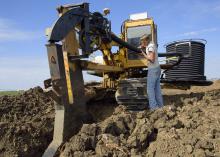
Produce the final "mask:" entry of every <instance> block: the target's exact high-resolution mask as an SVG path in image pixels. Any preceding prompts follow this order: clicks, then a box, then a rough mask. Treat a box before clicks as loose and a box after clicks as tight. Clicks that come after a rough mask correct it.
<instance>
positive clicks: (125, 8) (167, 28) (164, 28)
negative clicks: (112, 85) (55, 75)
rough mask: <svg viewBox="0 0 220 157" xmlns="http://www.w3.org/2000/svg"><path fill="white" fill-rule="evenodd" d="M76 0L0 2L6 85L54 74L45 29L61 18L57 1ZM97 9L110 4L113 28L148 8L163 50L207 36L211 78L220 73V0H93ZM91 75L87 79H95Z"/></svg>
mask: <svg viewBox="0 0 220 157" xmlns="http://www.w3.org/2000/svg"><path fill="white" fill-rule="evenodd" d="M79 2H81V1H76V0H56V1H55V0H53V1H45V0H37V1H35V0H20V1H14V0H2V1H1V5H0V90H1V89H3V90H12V89H27V88H31V87H34V86H37V85H41V86H42V82H43V80H45V79H47V78H49V68H48V63H47V54H46V48H45V44H46V37H45V33H44V32H45V29H46V28H47V27H50V26H51V25H52V23H53V22H54V21H55V20H56V19H57V12H56V7H57V6H59V5H62V4H71V3H79ZM87 2H89V3H90V9H91V11H102V9H103V8H106V7H108V8H110V9H111V14H110V15H109V16H108V18H109V19H110V20H111V22H112V30H113V32H115V33H117V34H118V33H119V32H120V26H121V23H122V21H124V20H125V19H127V18H129V15H130V14H132V13H140V12H145V11H147V12H148V14H149V16H151V17H153V18H154V20H155V23H156V24H157V25H158V43H159V51H160V52H165V49H164V48H163V45H164V44H166V43H167V42H170V41H174V40H179V39H191V38H203V39H206V40H207V41H208V43H207V45H206V60H205V62H206V65H205V66H206V68H205V74H206V76H207V77H208V78H220V53H219V51H220V1H219V0H209V1H208V0H184V1H183V0H166V1H164V0H157V1H155V0H138V1H131V0H130V1H128V0H126V1H125V0H121V1H119V0H88V1H87ZM94 79H95V78H94V77H90V76H87V75H86V76H85V80H94Z"/></svg>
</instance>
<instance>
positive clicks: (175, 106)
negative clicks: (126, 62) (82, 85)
mask: <svg viewBox="0 0 220 157" xmlns="http://www.w3.org/2000/svg"><path fill="white" fill-rule="evenodd" d="M85 91H86V95H87V102H88V103H87V105H88V111H89V113H91V115H92V117H93V123H90V124H84V125H83V127H82V128H81V130H80V131H79V132H78V133H77V134H76V135H74V136H73V137H72V138H71V139H70V140H69V141H67V142H66V143H65V144H64V145H62V146H61V147H60V149H59V152H58V156H62V157H73V156H74V157H80V156H82V157H83V156H85V157H87V156H88V157H90V156H94V157H104V156H105V157H107V156H109V157H111V156H115V157H117V156H119V157H127V156H132V157H133V156H136V157H139V156H140V157H141V156H149V157H151V156H152V157H153V156H155V157H161V156H163V157H166V156H167V157H170V156H171V157H172V156H174V157H176V156H186V157H190V156H192V157H193V156H195V157H202V156H204V157H205V156H216V157H220V81H216V82H215V83H214V85H212V86H210V87H194V88H192V89H191V90H187V91H181V90H163V94H164V101H165V107H163V108H160V109H157V110H155V111H141V112H129V111H126V110H125V108H124V106H118V105H117V104H116V102H115V100H114V98H113V93H111V92H109V93H108V94H107V95H105V96H103V92H104V91H101V92H96V89H94V88H86V90H85ZM53 107H54V106H53V102H52V100H51V99H49V98H48V97H46V95H45V94H44V93H43V91H42V89H41V88H39V87H36V88H33V89H30V90H28V91H26V92H25V93H23V94H21V95H19V96H3V97H0V114H1V117H0V156H7V157H8V156H9V157H10V156H19V157H20V156H22V157H23V156H24V157H27V156H28V157H29V156H36V157H38V156H41V155H42V154H43V152H44V150H45V149H46V147H47V146H48V145H49V143H50V142H51V140H52V135H53V121H54V108H53Z"/></svg>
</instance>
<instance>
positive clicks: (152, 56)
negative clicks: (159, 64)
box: [147, 51, 155, 63]
mask: <svg viewBox="0 0 220 157" xmlns="http://www.w3.org/2000/svg"><path fill="white" fill-rule="evenodd" d="M147 59H148V60H149V61H151V62H152V63H154V61H155V52H154V51H149V52H148V54H147Z"/></svg>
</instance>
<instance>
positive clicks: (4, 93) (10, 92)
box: [0, 91, 23, 96]
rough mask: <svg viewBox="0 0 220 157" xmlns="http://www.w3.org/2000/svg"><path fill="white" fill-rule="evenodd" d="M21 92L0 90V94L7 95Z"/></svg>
mask: <svg viewBox="0 0 220 157" xmlns="http://www.w3.org/2000/svg"><path fill="white" fill-rule="evenodd" d="M22 92H23V91H0V96H3V95H9V96H12V95H18V94H20V93H22Z"/></svg>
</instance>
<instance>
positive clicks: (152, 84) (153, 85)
mask: <svg viewBox="0 0 220 157" xmlns="http://www.w3.org/2000/svg"><path fill="white" fill-rule="evenodd" d="M160 73H161V69H160V67H157V68H151V69H148V76H147V94H148V99H149V107H150V109H151V110H154V109H156V108H159V107H162V106H163V97H162V94H161V88H160Z"/></svg>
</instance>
